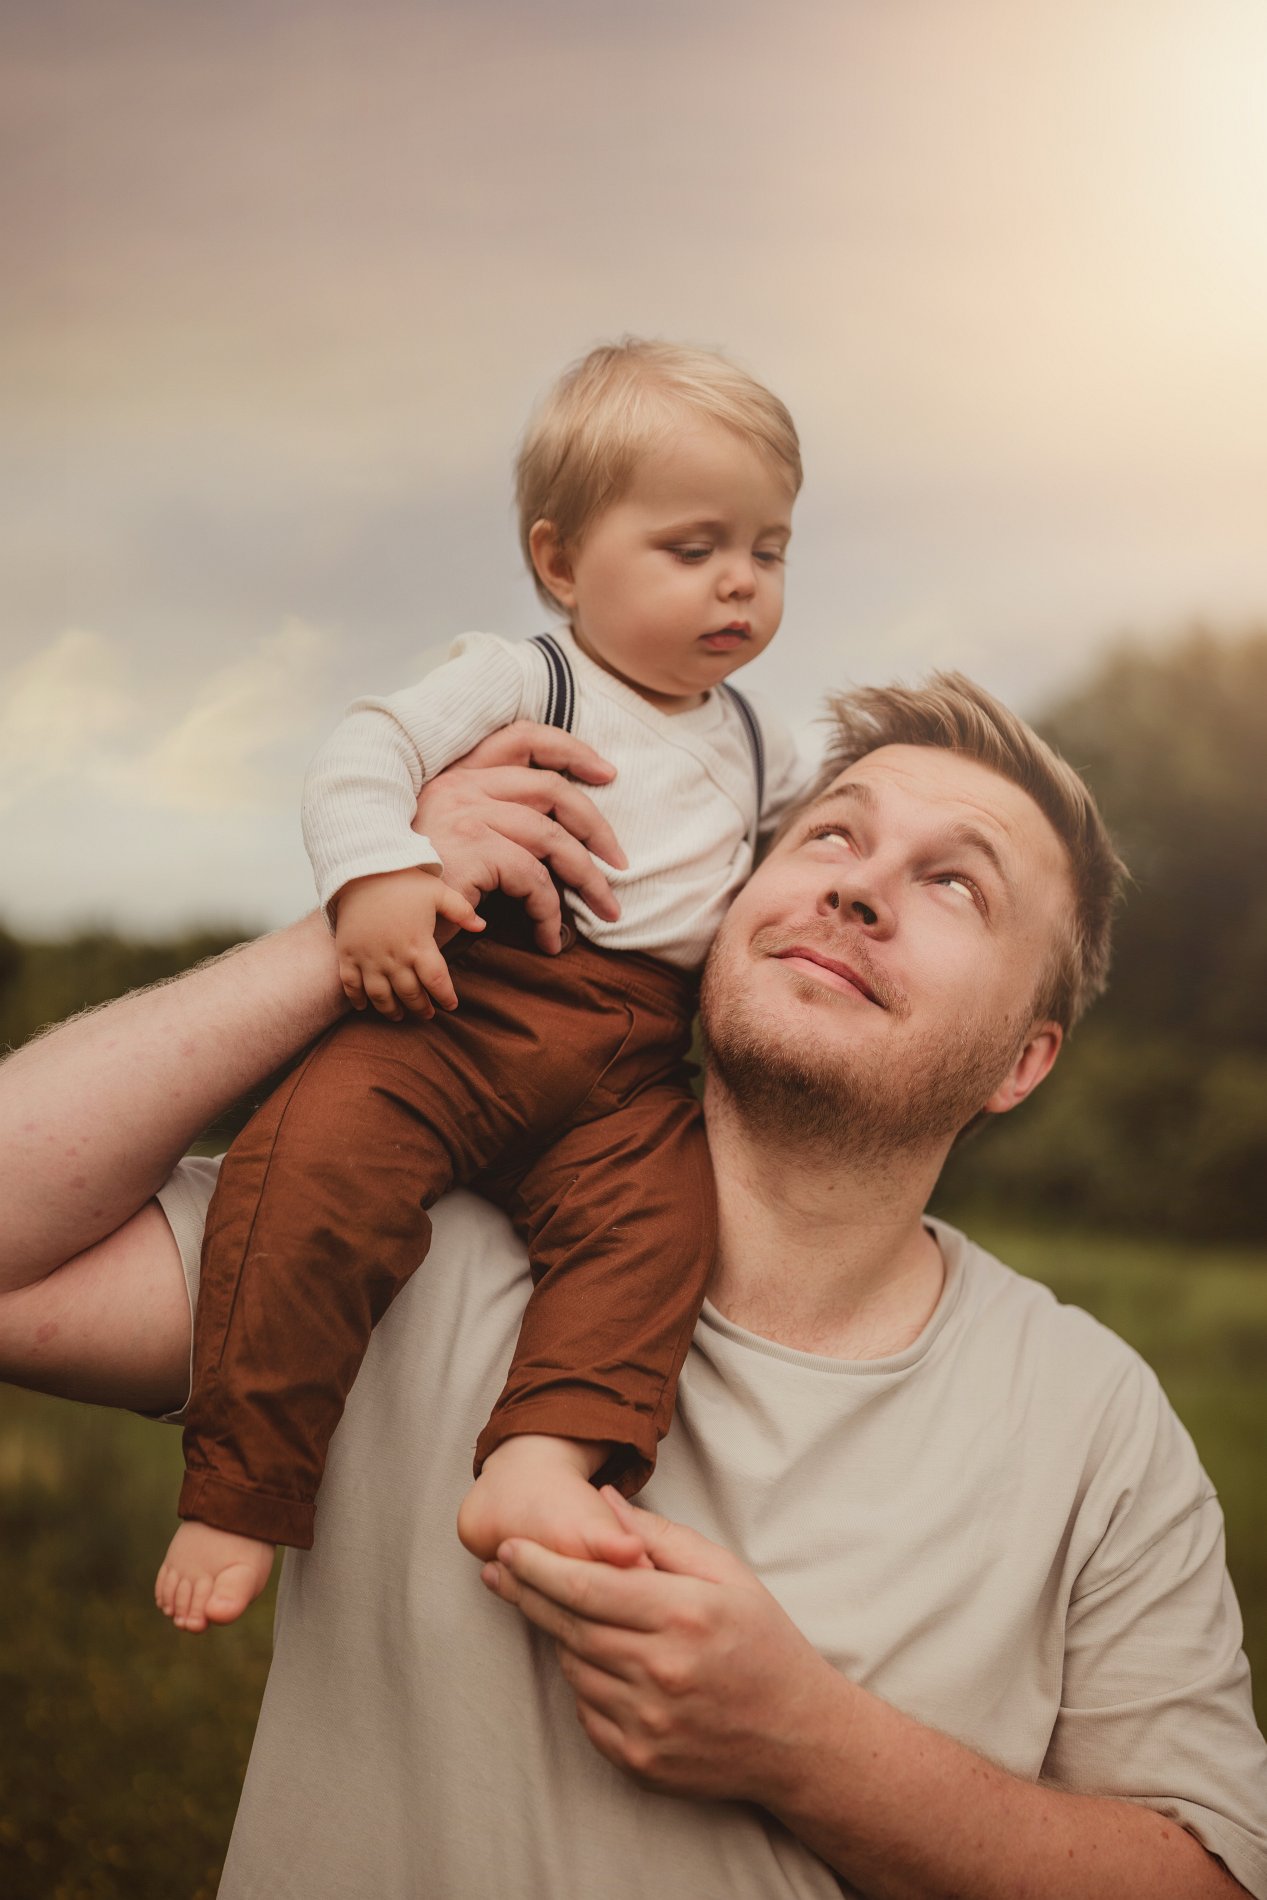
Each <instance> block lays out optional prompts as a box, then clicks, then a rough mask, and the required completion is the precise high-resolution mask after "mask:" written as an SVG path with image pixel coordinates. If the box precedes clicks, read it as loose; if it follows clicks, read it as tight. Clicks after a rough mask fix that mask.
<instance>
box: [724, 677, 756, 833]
mask: <svg viewBox="0 0 1267 1900" xmlns="http://www.w3.org/2000/svg"><path fill="white" fill-rule="evenodd" d="M721 689H722V691H723V693H725V694H726V696H727V698H728V699H729V700H730V701H731V703H732V704H733V705H734V707H735V710H736V711H737V712H738V714H739V717H740V718H741V719H742V720H743V723H744V731H745V732H746V733H747V735H748V744H749V745H750V746H751V747H752V769H753V771H754V772H755V773H756V776H757V815H756V818H755V820H754V822H753V826H752V842H753V844H754V845H755V844H756V841H757V832H758V831H759V830H760V828H761V812H762V808H763V807H764V805H765V741H764V740H763V739H762V737H761V723H760V721H759V720H758V718H757V715H756V713H754V712H753V710H752V707H751V706H750V705H749V704H748V701H747V700H746V699H745V698H744V696H743V694H742V693H741V692H739V691H738V690H737V689H736V688H735V687H733V686H731V685H730V684H729V683H728V682H727V681H726V680H723V681H722V688H721Z"/></svg>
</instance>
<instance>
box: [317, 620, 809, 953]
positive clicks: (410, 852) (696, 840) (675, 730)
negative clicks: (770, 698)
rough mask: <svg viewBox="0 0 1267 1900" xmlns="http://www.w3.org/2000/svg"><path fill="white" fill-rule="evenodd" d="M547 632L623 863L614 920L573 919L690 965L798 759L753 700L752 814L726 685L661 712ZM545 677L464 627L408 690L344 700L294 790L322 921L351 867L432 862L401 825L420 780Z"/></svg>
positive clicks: (510, 644)
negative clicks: (598, 767)
mask: <svg viewBox="0 0 1267 1900" xmlns="http://www.w3.org/2000/svg"><path fill="white" fill-rule="evenodd" d="M553 638H554V639H555V640H557V642H558V644H559V646H560V647H561V648H562V649H563V651H564V653H565V654H566V656H567V659H568V662H569V664H570V666H571V668H572V674H573V677H574V680H575V683H576V701H575V712H574V717H573V720H572V730H573V732H574V733H575V734H576V736H577V738H578V739H583V740H584V741H585V742H586V744H587V745H591V746H593V747H594V749H595V751H596V752H599V753H601V755H602V756H603V757H604V758H605V759H607V760H609V761H610V763H611V764H612V765H614V766H615V767H616V777H615V778H614V779H613V780H612V782H611V784H610V785H594V786H590V785H587V786H586V787H585V790H586V792H587V794H588V795H589V797H591V798H592V799H593V801H594V804H595V805H596V806H597V808H598V810H599V811H600V812H601V813H602V815H603V817H604V818H606V819H607V821H608V823H609V824H610V825H611V827H612V829H613V831H614V832H615V833H616V836H617V838H618V839H619V840H620V843H621V846H622V848H623V850H624V852H625V855H626V857H627V858H628V860H629V868H628V869H627V870H625V871H614V870H611V869H610V867H608V866H606V865H604V867H603V868H604V870H605V871H606V872H607V875H608V877H609V879H610V882H611V885H612V888H613V890H614V891H615V893H616V897H617V899H618V901H619V903H620V907H621V914H620V917H619V918H618V919H617V921H616V922H615V923H609V922H608V921H606V920H605V919H604V918H601V917H596V916H595V915H594V913H593V912H592V911H591V910H590V909H589V907H588V906H587V905H586V904H584V903H582V902H581V901H580V900H579V899H578V898H576V897H575V896H572V897H571V898H570V900H569V901H570V904H571V908H572V912H573V915H574V916H575V919H576V922H577V925H578V927H579V928H580V929H581V931H582V932H583V933H584V935H585V936H586V937H587V938H588V939H589V941H590V942H591V943H595V944H599V945H601V946H602V947H603V948H604V949H608V950H643V951H647V952H649V953H650V954H651V955H653V956H657V957H663V958H664V959H665V961H666V962H669V963H673V964H676V965H678V966H679V967H680V968H682V969H688V970H693V969H697V968H698V967H699V965H700V964H701V963H702V962H703V960H704V956H705V953H706V952H707V950H708V946H709V944H710V942H711V941H712V938H713V933H714V932H715V930H716V929H717V926H718V924H719V923H720V922H721V919H722V917H723V916H724V915H725V912H726V908H727V906H728V904H729V903H730V900H731V898H732V897H733V896H734V895H735V892H736V891H737V890H738V889H739V887H740V885H741V884H743V882H744V880H745V879H746V878H747V876H748V873H749V872H750V871H751V869H752V859H753V839H754V834H755V833H757V832H758V831H759V833H760V834H761V835H765V834H767V833H768V832H769V831H770V830H772V829H773V828H774V826H775V825H776V824H777V823H778V821H779V819H780V817H781V816H782V814H783V812H784V810H785V809H786V807H787V806H788V804H789V803H790V802H791V801H792V800H793V799H794V798H796V797H797V796H798V795H799V794H800V792H801V791H802V790H803V789H804V787H805V785H806V783H807V781H808V777H809V772H808V769H807V767H806V766H805V765H804V763H803V762H802V760H801V759H800V758H799V756H798V754H797V750H796V747H795V745H794V743H793V741H792V738H791V735H790V733H789V732H788V731H787V729H786V727H785V726H784V725H783V724H782V723H781V722H780V721H779V720H777V719H776V718H774V717H773V716H772V715H771V714H770V713H769V712H768V711H767V710H766V709H765V708H764V707H762V708H760V709H759V710H758V720H759V723H760V727H761V734H762V739H763V741H764V750H765V787H764V796H763V798H762V803H761V811H760V814H759V815H758V814H757V812H756V799H757V775H756V768H755V763H754V759H753V751H752V746H751V742H750V740H749V737H748V733H747V730H746V727H745V724H744V720H743V716H742V713H741V712H740V710H739V708H738V707H737V706H736V705H735V703H734V701H733V699H732V698H731V697H730V696H729V694H727V693H725V692H719V691H713V692H710V693H708V694H706V696H705V698H704V701H703V703H702V704H701V705H700V706H698V707H695V708H694V709H693V710H691V711H689V712H680V713H674V714H667V713H663V712H661V711H659V710H658V708H656V707H655V706H652V705H649V704H648V703H647V701H646V700H644V699H643V698H642V697H641V696H640V695H639V694H638V693H636V692H635V691H634V690H633V688H632V687H630V686H626V685H625V683H624V681H623V680H619V679H616V678H615V677H614V676H613V675H612V674H610V673H607V672H605V671H604V669H603V668H602V667H600V666H599V665H597V664H596V663H595V662H594V661H593V660H591V659H590V658H589V656H588V655H587V654H585V653H583V652H582V650H581V648H580V647H579V646H578V645H577V643H576V641H575V639H574V638H573V637H572V635H571V633H570V632H569V631H568V630H567V629H566V628H563V629H560V630H558V631H557V632H556V633H555V634H554V635H553ZM551 683H552V676H551V671H550V666H549V662H548V661H547V658H546V655H545V653H544V652H543V650H542V648H541V647H539V646H537V645H536V644H535V643H534V642H532V641H530V640H524V641H511V640H503V639H501V638H500V637H499V636H498V635H496V634H491V633H468V634H464V635H463V636H462V637H461V639H459V640H458V641H456V643H455V644H454V646H453V647H452V648H451V650H450V652H449V654H448V656H447V658H446V659H445V660H444V661H443V662H442V663H441V664H440V665H439V666H437V667H436V668H435V669H434V671H432V672H430V673H427V674H426V675H425V676H424V677H423V678H422V679H421V680H419V681H418V682H417V683H416V684H415V685H413V686H408V687H406V688H405V690H404V691H403V692H400V693H393V694H391V695H390V696H389V697H387V698H385V699H358V700H355V701H354V702H353V704H352V705H351V706H350V707H349V709H348V712H347V716H346V717H345V718H344V720H343V721H342V723H341V724H340V725H339V726H338V727H337V728H336V730H335V731H334V733H333V734H332V735H331V737H330V738H329V739H328V740H327V741H326V743H325V744H324V745H323V746H322V747H321V750H320V751H319V752H318V753H317V756H316V757H315V759H314V760H313V762H312V764H311V766H310V767H309V770H308V776H307V779H306V781H305V785H304V802H303V824H304V842H305V844H306V846H307V849H308V855H309V857H310V858H311V859H312V865H313V870H314V872H315V874H316V879H317V893H318V896H319V898H320V901H321V904H322V906H323V908H324V909H325V911H326V915H327V917H330V916H331V915H332V910H331V905H332V900H333V899H334V897H335V896H336V895H337V893H338V892H339V891H340V890H341V889H342V888H343V886H344V885H345V884H347V883H348V882H349V881H350V880H351V879H352V878H354V877H368V876H370V875H373V874H377V873H380V872H384V871H399V870H404V869H406V868H407V867H408V866H410V865H434V866H439V865H440V863H441V861H440V858H439V856H438V855H437V853H436V851H435V849H434V848H433V846H432V845H431V843H430V841H429V840H428V839H427V838H425V837H423V836H421V835H420V834H419V833H418V832H416V831H413V830H412V829H411V824H412V820H413V817H414V810H415V804H416V801H417V797H418V792H419V790H420V789H421V786H422V784H423V781H424V779H427V778H433V777H434V776H435V775H436V773H437V772H440V771H443V769H444V767H445V766H446V765H449V764H450V763H451V762H452V761H453V760H454V759H458V758H461V757H462V756H463V755H464V754H465V753H467V752H469V751H470V749H471V747H472V746H473V745H476V744H477V743H478V742H479V740H481V739H483V738H486V737H487V735H488V734H489V733H490V732H495V731H496V730H497V729H498V728H499V727H501V726H507V725H510V724H511V723H512V721H514V720H516V719H532V720H544V719H545V717H546V710H547V706H548V704H549V701H550V693H551ZM745 697H746V698H748V699H749V700H750V701H751V696H750V695H747V694H745ZM754 710H755V708H754ZM758 816H759V824H754V819H755V818H758ZM441 868H442V867H441Z"/></svg>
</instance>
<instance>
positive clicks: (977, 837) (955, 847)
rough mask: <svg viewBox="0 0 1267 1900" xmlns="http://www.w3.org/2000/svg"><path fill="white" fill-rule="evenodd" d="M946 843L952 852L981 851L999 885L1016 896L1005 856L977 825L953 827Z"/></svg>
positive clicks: (948, 833) (1014, 885) (948, 832)
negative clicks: (1004, 860) (1004, 859)
mask: <svg viewBox="0 0 1267 1900" xmlns="http://www.w3.org/2000/svg"><path fill="white" fill-rule="evenodd" d="M944 838H945V842H946V844H947V846H948V847H949V848H950V849H951V850H952V851H979V852H980V854H981V856H982V857H983V858H984V859H985V860H986V862H987V863H988V864H989V865H990V866H991V868H992V869H993V871H994V874H995V876H996V877H997V878H998V880H999V883H1000V884H1001V885H1002V886H1003V888H1004V890H1005V891H1006V892H1007V894H1008V896H1009V897H1011V898H1014V897H1015V896H1016V883H1015V880H1014V879H1013V877H1012V875H1011V873H1010V871H1009V870H1008V869H1007V866H1006V865H1005V864H1004V862H1003V854H1002V852H1001V851H1000V850H999V848H998V846H997V845H996V844H995V843H994V841H993V840H992V839H991V838H988V837H987V836H986V834H985V832H984V831H978V830H977V827H976V826H975V825H969V824H964V823H962V822H961V823H959V824H956V825H951V826H950V828H949V830H948V831H946V832H945V834H944Z"/></svg>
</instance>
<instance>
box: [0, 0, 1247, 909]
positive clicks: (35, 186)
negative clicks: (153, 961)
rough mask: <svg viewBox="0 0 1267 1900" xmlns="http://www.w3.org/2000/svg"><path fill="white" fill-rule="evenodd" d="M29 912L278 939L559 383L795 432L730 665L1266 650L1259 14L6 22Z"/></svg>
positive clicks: (967, 6)
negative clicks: (309, 764) (1235, 635)
mask: <svg viewBox="0 0 1267 1900" xmlns="http://www.w3.org/2000/svg"><path fill="white" fill-rule="evenodd" d="M0 35H2V36H3V40H4V42H5V43H4V46H3V52H4V58H3V61H2V62H0V70H2V72H3V78H2V79H0V104H2V106H3V110H2V111H0V124H2V125H3V127H4V130H3V134H2V135H0V137H2V139H3V146H2V148H0V159H2V161H3V162H2V163H0V197H2V199H3V202H2V203H0V217H3V223H4V229H5V232H6V238H7V242H6V253H7V260H8V266H7V269H6V292H5V298H4V307H3V316H2V318H0V321H2V323H3V328H4V352H3V361H4V366H5V372H6V374H5V381H4V389H3V395H2V396H0V401H2V404H3V428H2V430H0V504H2V505H0V568H2V571H3V579H4V585H3V589H2V591H0V922H3V923H5V924H7V926H8V927H9V928H10V929H19V930H23V931H27V932H30V933H40V932H44V933H49V934H55V933H61V932H64V931H66V930H70V929H73V928H77V927H81V926H85V925H90V924H91V925H101V924H106V925H112V926H115V927H117V928H119V929H123V930H127V931H132V932H137V933H147V932H148V933H157V932H161V931H165V930H168V929H174V928H178V927H185V926H188V925H191V924H224V923H234V924H240V925H242V926H244V927H255V926H265V925H270V924H275V923H280V922H283V921H285V920H286V919H287V918H288V917H291V916H294V915H296V914H297V913H298V912H299V911H300V910H302V909H303V908H305V907H306V906H307V905H308V903H309V902H310V900H311V881H310V873H309V871H308V867H307V863H306V860H305V858H304V855H303V851H302V847H301V844H300V840H299V828H298V817H297V810H298V794H299V787H300V782H301V778H302V773H303V767H304V764H305V761H306V759H307V758H308V756H309V755H310V754H311V752H312V751H313V750H314V749H315V747H316V745H317V744H318V743H319V742H320V740H321V739H322V738H323V737H324V735H325V734H326V733H327V732H328V731H329V729H330V728H331V727H332V726H333V724H334V723H335V722H336V720H337V718H338V717H339V714H340V712H341V710H342V708H343V706H344V705H345V704H346V702H347V701H348V700H349V699H350V698H352V697H353V696H354V695H355V694H357V693H358V692H366V691H370V692H385V691H391V690H392V689H394V688H395V687H398V686H400V685H403V684H405V683H406V682H407V681H408V680H410V679H411V678H413V677H415V676H416V675H417V673H418V671H419V670H420V667H421V666H422V665H423V664H424V663H425V660H426V658H427V657H428V656H434V654H435V653H436V652H437V650H438V649H440V648H442V647H443V646H444V645H445V644H447V642H448V640H449V639H450V638H451V637H452V636H453V635H455V634H457V633H459V632H461V631H463V630H465V629H467V628H471V627H484V628H489V629H492V630H495V631H498V632H502V633H506V634H508V635H512V636H513V635H521V634H530V633H533V632H536V631H538V630H539V629H540V628H541V626H542V624H543V620H542V610H541V608H540V606H539V605H538V604H537V602H536V600H535V597H534V595H533V592H532V589H531V587H530V586H529V584H528V581H527V579H526V577H525V575H524V573H523V571H522V568H521V565H520V561H519V556H518V552H517V547H516V540H515V533H514V527H513V521H512V515H511V507H510V467H511V462H512V458H513V454H514V450H515V445H516V441H517V438H518V436H519V433H520V431H521V429H522V427H523V425H524V422H525V420H526V418H527V416H528V413H529V411H530V410H531V408H532V406H533V404H534V403H535V402H536V401H537V400H538V399H539V398H540V397H541V395H542V394H543V393H544V392H545V390H546V389H547V388H548V387H549V385H550V383H551V382H552V381H553V379H554V377H555V376H556V375H557V374H558V372H559V371H560V370H561V369H562V368H563V366H564V365H565V364H567V363H568V362H570V361H572V360H573V359H574V358H576V357H577V356H579V355H581V354H583V352H584V351H585V350H586V349H587V348H589V347H590V346H591V345H592V344H594V343H595V342H598V341H600V340H604V339H607V338H611V337H613V336H617V335H620V334H623V333H627V332H631V333H634V334H639V335H654V336H662V337H670V338H675V339H683V340H689V341H692V342H696V343H702V344H707V345H711V346H715V347H718V348H721V349H724V350H725V351H726V352H727V353H729V354H730V355H732V356H734V357H735V358H737V359H738V360H739V361H740V362H742V363H743V364H744V365H745V366H746V367H747V368H749V369H750V370H752V371H753V372H754V373H756V374H757V375H758V376H760V377H761V378H762V379H763V380H764V381H766V382H767V383H769V384H770V385H771V387H773V388H774V389H775V390H776V391H777V392H778V393H779V394H780V395H781V396H782V397H783V398H784V399H785V401H787V403H788V404H789V406H790V407H791V409H792V412H793V414H794V416H795V417H796V420H797V424H798V427H799V429H800V433H801V437H802V443H803V447H804V454H805V466H806V485H805V489H804V492H803V496H802V499H801V501H800V503H799V504H798V508H797V515H796V532H795V538H794V542H793V547H792V553H791V559H790V563H789V570H788V577H787V578H788V608H787V613H786V617H785V620H784V626H783V629H782V631H781V632H780V634H779V636H778V639H777V641H776V643H775V645H774V647H773V648H772V649H771V651H770V653H769V654H768V655H767V656H765V657H764V658H763V659H762V660H760V661H758V662H757V663H756V664H755V665H754V666H753V667H752V668H751V669H749V670H746V671H745V672H744V674H743V675H742V676H741V678H740V681H739V683H740V684H743V685H747V686H750V687H751V688H752V689H753V690H754V691H755V692H756V693H757V694H758V696H761V695H763V694H764V695H765V696H766V697H767V698H768V700H769V702H770V703H771V704H772V705H773V706H774V707H775V708H776V709H778V710H779V711H780V712H782V713H783V715H784V716H785V717H787V718H788V719H790V720H791V721H792V722H793V724H794V725H795V727H796V728H797V730H798V731H799V732H801V733H802V734H803V735H804V736H805V739H806V743H807V744H808V745H810V746H812V745H813V744H814V724H813V721H814V717H815V713H816V710H817V708H818V706H819V703H820V701H821V697H822V694H823V693H824V691H826V690H827V689H828V688H834V687H840V686H842V685H845V684H847V683H849V682H851V681H882V680H887V679H891V678H903V679H907V680H913V679H917V678H919V677H920V675H921V674H923V673H924V672H926V671H928V670H929V669H930V668H933V667H937V666H947V665H951V666H957V667H960V668H962V669H963V670H965V671H967V672H969V673H971V674H973V675H974V676H975V677H976V678H978V679H980V680H981V681H982V682H983V683H984V684H985V685H987V686H988V687H990V688H991V689H992V690H994V691H995V692H998V693H999V694H1001V695H1002V696H1003V697H1004V698H1005V699H1007V700H1008V701H1009V703H1011V704H1013V705H1015V706H1016V707H1017V708H1018V709H1019V710H1021V711H1022V712H1026V713H1030V714H1037V713H1041V712H1042V710H1043V709H1044V707H1046V706H1049V705H1051V704H1052V703H1053V702H1054V701H1056V700H1058V699H1059V697H1060V695H1061V694H1062V693H1063V692H1065V691H1068V690H1071V689H1072V688H1075V687H1076V686H1078V685H1079V684H1080V683H1081V682H1082V681H1083V680H1084V679H1085V678H1086V677H1087V675H1088V673H1089V672H1090V670H1091V669H1092V668H1093V667H1094V666H1095V664H1096V662H1097V658H1098V657H1099V656H1100V655H1102V653H1103V652H1104V650H1105V649H1106V648H1107V647H1108V646H1109V645H1111V644H1112V643H1113V642H1115V641H1118V640H1120V639H1121V638H1123V637H1133V638H1137V639H1141V640H1145V641H1156V642H1161V641H1164V640H1166V639H1169V638H1172V637H1174V635H1175V634H1177V633H1178V632H1180V631H1182V630H1183V629H1184V628H1185V627H1187V626H1189V625H1191V624H1192V623H1193V622H1194V621H1198V620H1199V621H1201V622H1203V623H1205V624H1207V625H1211V626H1215V627H1218V628H1225V629H1228V630H1229V631H1233V632H1234V631H1238V630H1241V629H1244V628H1248V627H1249V626H1251V625H1257V626H1262V625H1264V624H1267V533H1265V532H1264V528H1265V526H1267V8H1265V7H1264V6H1263V5H1262V4H1261V0H1112V3H1111V4H1107V3H1106V0H1026V4H1024V5H1022V6H1018V5H1017V4H1015V0H829V3H827V0H785V4H783V5H782V6H781V7H779V8H771V7H769V6H765V5H762V6H758V5H753V4H750V0H726V4H724V5H723V4H720V0H676V3H675V4H673V5H669V4H667V3H666V0H646V3H644V4H641V5H639V6H638V7H636V8H633V7H630V6H628V5H627V4H620V5H617V4H610V3H609V0H584V3H583V4H582V3H580V0H544V3H537V4H534V5H533V6H532V7H531V8H526V7H523V6H522V5H519V4H512V0H462V3H461V4H460V5H449V4H444V5H442V4H437V3H436V0H415V3H412V4H411V3H408V0H341V4H337V5H334V4H330V3H329V0H249V4H248V3H247V0H217V3H216V5H214V6H193V5H178V6H174V5H172V4H171V0H105V4H103V3H102V0H58V4H56V5H53V6H49V5H48V4H46V0H38V3H37V0H6V5H5V7H4V9H3V18H2V23H0Z"/></svg>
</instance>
